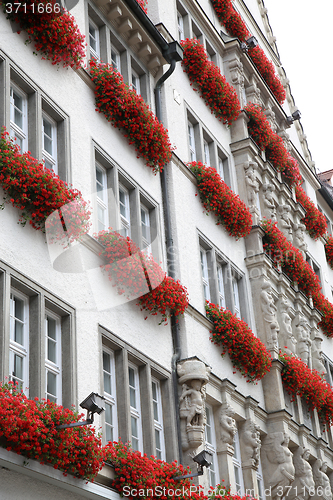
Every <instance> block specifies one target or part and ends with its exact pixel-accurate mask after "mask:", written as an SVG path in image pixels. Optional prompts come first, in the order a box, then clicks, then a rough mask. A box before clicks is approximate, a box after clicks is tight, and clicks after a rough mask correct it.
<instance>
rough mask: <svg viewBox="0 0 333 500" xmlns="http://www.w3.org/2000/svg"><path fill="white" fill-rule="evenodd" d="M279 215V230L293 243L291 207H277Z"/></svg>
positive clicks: (282, 205)
mask: <svg viewBox="0 0 333 500" xmlns="http://www.w3.org/2000/svg"><path fill="white" fill-rule="evenodd" d="M278 215H279V222H278V225H279V228H280V229H281V231H282V232H283V234H284V235H285V237H286V238H287V240H288V241H291V242H292V241H293V228H292V220H291V206H290V205H288V204H281V205H279V207H278Z"/></svg>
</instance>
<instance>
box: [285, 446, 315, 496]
mask: <svg viewBox="0 0 333 500" xmlns="http://www.w3.org/2000/svg"><path fill="white" fill-rule="evenodd" d="M309 457H310V450H308V449H307V448H304V447H303V446H300V447H299V448H297V450H296V451H295V452H294V456H293V460H294V466H295V481H294V482H293V483H292V484H291V486H292V488H291V490H290V494H289V495H288V497H289V498H290V500H309V499H310V498H313V496H312V495H313V492H314V488H315V482H314V480H313V474H312V468H311V465H310V464H309V462H308V460H309Z"/></svg>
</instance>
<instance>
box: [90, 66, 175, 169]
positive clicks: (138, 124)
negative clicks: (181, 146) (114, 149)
mask: <svg viewBox="0 0 333 500" xmlns="http://www.w3.org/2000/svg"><path fill="white" fill-rule="evenodd" d="M90 74H91V78H92V81H93V82H94V83H95V85H96V86H95V97H96V106H97V111H99V112H100V113H103V114H104V115H105V117H106V119H107V120H108V121H109V122H111V123H112V125H113V126H114V127H116V128H118V129H119V130H122V131H123V133H124V136H125V137H126V138H127V139H128V142H129V144H134V146H135V150H136V152H137V154H138V157H140V156H142V157H143V158H144V159H145V160H146V165H148V166H149V167H151V168H152V169H153V171H154V172H158V171H161V170H162V169H163V167H164V165H165V164H166V163H168V162H169V161H170V160H171V155H172V147H171V144H170V141H169V137H168V131H167V130H166V129H165V128H164V126H163V125H162V123H160V122H159V121H158V119H157V118H156V116H155V115H154V113H153V112H152V111H151V109H150V108H149V106H148V105H147V104H146V103H145V101H144V100H143V98H142V97H141V96H140V95H138V94H137V93H136V92H135V90H133V89H131V88H130V87H129V86H128V85H126V84H125V82H124V79H123V77H122V75H121V74H120V73H119V72H118V71H117V70H115V69H114V68H113V67H112V66H110V65H108V64H104V63H98V62H96V61H94V60H92V61H90Z"/></svg>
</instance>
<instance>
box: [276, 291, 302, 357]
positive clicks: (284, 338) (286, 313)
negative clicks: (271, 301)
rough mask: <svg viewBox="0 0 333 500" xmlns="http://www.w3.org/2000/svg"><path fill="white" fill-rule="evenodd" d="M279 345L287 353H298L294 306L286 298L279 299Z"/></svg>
mask: <svg viewBox="0 0 333 500" xmlns="http://www.w3.org/2000/svg"><path fill="white" fill-rule="evenodd" d="M278 310H279V320H280V321H279V323H280V333H279V347H280V348H281V349H282V350H283V351H285V352H286V353H287V354H289V355H290V354H296V350H297V339H296V337H295V336H294V333H293V328H292V319H293V316H292V307H291V305H290V304H289V302H288V300H287V299H286V298H284V297H283V298H282V299H281V300H280V301H279V308H278Z"/></svg>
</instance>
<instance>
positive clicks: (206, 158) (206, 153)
mask: <svg viewBox="0 0 333 500" xmlns="http://www.w3.org/2000/svg"><path fill="white" fill-rule="evenodd" d="M204 163H206V165H207V166H210V153H209V144H208V142H207V141H206V140H204Z"/></svg>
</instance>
